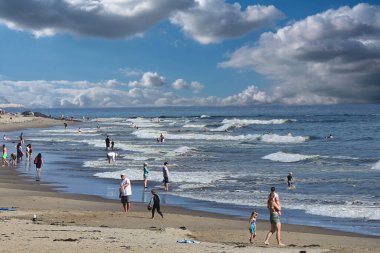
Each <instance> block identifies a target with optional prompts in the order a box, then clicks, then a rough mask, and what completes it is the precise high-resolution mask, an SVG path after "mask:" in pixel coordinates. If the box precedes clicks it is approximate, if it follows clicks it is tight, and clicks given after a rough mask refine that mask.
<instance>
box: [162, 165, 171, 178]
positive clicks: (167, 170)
mask: <svg viewBox="0 0 380 253" xmlns="http://www.w3.org/2000/svg"><path fill="white" fill-rule="evenodd" d="M162 173H163V175H164V177H169V169H168V167H166V165H164V167H162Z"/></svg>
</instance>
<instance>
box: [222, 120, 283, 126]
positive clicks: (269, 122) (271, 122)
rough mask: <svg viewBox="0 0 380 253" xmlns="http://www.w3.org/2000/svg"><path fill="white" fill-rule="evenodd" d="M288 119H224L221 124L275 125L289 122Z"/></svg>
mask: <svg viewBox="0 0 380 253" xmlns="http://www.w3.org/2000/svg"><path fill="white" fill-rule="evenodd" d="M289 121H290V120H289V119H270V120H258V119H224V120H223V121H222V124H236V125H243V126H247V125H277V124H285V123H287V122H289Z"/></svg>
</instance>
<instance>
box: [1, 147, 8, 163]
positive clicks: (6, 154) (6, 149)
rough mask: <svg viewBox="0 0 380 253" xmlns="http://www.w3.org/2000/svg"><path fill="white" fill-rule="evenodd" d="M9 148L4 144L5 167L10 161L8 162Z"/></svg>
mask: <svg viewBox="0 0 380 253" xmlns="http://www.w3.org/2000/svg"><path fill="white" fill-rule="evenodd" d="M7 159H8V148H7V147H6V146H5V145H4V144H3V156H2V160H3V165H2V166H3V167H4V166H5V165H6V166H8V165H9V163H8V160H7Z"/></svg>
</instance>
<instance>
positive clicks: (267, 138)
mask: <svg viewBox="0 0 380 253" xmlns="http://www.w3.org/2000/svg"><path fill="white" fill-rule="evenodd" d="M309 138H310V137H309V136H292V135H277V134H264V135H262V136H261V137H260V140H261V141H263V142H269V143H301V142H305V141H307V140H308V139H309Z"/></svg>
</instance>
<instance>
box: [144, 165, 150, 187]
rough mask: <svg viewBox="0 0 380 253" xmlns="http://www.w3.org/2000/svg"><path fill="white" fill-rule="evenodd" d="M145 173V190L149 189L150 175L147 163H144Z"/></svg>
mask: <svg viewBox="0 0 380 253" xmlns="http://www.w3.org/2000/svg"><path fill="white" fill-rule="evenodd" d="M143 169H144V173H143V177H144V189H147V188H148V175H149V170H148V164H147V163H144V168H143Z"/></svg>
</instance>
